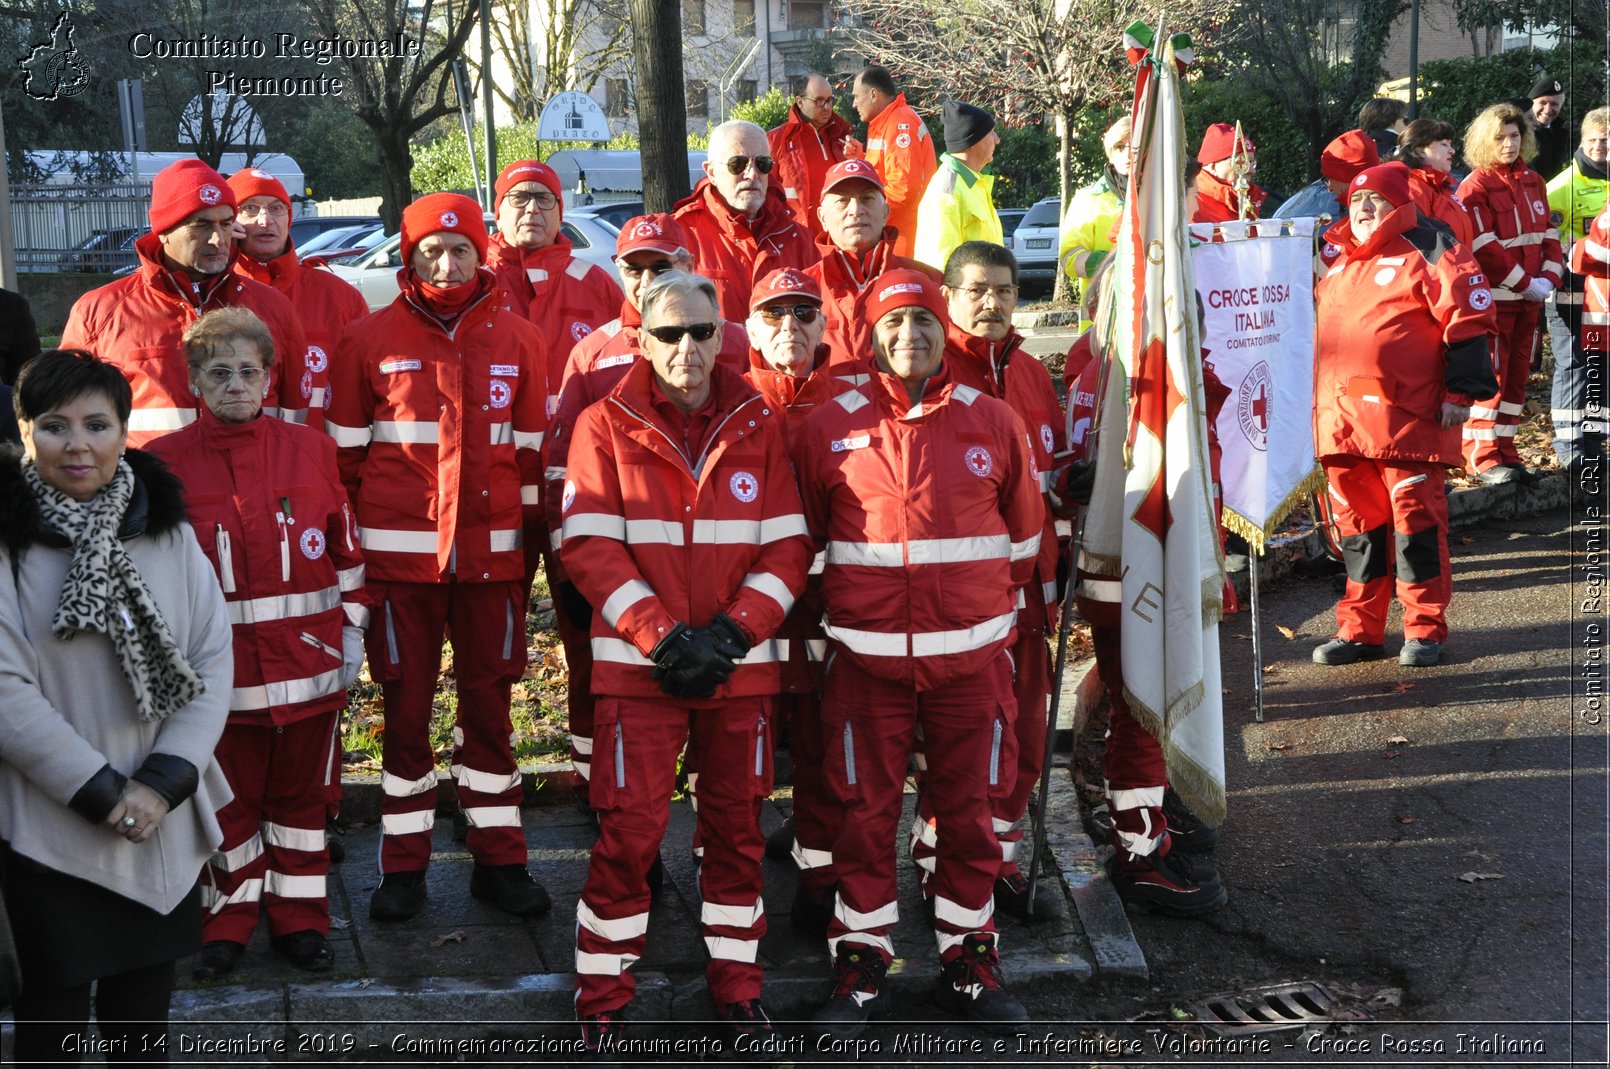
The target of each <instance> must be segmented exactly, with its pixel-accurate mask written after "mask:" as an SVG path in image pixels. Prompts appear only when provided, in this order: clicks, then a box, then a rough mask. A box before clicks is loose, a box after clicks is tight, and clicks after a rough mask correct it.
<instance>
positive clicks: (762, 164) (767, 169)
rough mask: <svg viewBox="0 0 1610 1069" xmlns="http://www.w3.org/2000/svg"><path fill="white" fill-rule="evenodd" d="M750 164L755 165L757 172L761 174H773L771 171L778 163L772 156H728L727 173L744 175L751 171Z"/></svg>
mask: <svg viewBox="0 0 1610 1069" xmlns="http://www.w3.org/2000/svg"><path fill="white" fill-rule="evenodd" d="M750 163H753V164H754V165H755V170H757V171H759V172H760V173H761V174H771V169H772V167H774V166H776V163H777V161H776V160H774V159H772V158H771V157H770V156H728V157H727V173H728V174H743V173H744V172H745V171H747V170H749V164H750Z"/></svg>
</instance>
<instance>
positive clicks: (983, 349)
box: [945, 323, 1067, 625]
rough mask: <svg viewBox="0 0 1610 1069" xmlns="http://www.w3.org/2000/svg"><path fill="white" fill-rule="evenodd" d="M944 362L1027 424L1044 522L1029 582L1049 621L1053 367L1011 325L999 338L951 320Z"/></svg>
mask: <svg viewBox="0 0 1610 1069" xmlns="http://www.w3.org/2000/svg"><path fill="white" fill-rule="evenodd" d="M945 363H946V365H947V366H948V367H949V368H950V373H951V376H952V378H954V379H955V380H956V381H957V382H960V383H965V384H966V385H968V386H971V387H973V388H974V389H976V390H982V391H983V392H984V393H985V394H988V395H989V396H990V397H994V398H996V399H998V400H1001V401H1005V402H1006V403H1007V405H1008V406H1009V407H1010V408H1011V409H1012V411H1013V412H1016V413H1017V414H1018V417H1019V418H1020V419H1022V420H1023V423H1024V425H1025V426H1026V427H1027V428H1028V432H1029V443H1030V448H1031V449H1032V450H1033V453H1034V467H1035V470H1036V471H1037V472H1038V474H1039V488H1040V493H1041V495H1042V498H1043V501H1044V510H1045V522H1044V524H1043V525H1042V529H1041V532H1040V555H1039V557H1038V558H1037V559H1036V561H1035V567H1034V578H1033V582H1035V583H1037V584H1039V587H1040V593H1041V595H1042V596H1043V599H1044V605H1045V610H1046V617H1047V621H1046V622H1047V624H1048V625H1050V624H1053V623H1054V622H1055V615H1056V607H1057V555H1058V552H1059V547H1058V545H1057V532H1056V519H1055V517H1054V516H1053V515H1052V509H1053V504H1054V502H1053V496H1052V489H1053V487H1054V486H1055V485H1056V482H1055V479H1056V471H1057V469H1058V468H1059V467H1061V465H1062V464H1063V463H1064V462H1065V459H1064V458H1063V454H1064V453H1065V452H1066V451H1067V442H1066V440H1065V438H1064V434H1063V418H1062V403H1061V401H1059V400H1058V399H1057V388H1056V386H1054V385H1053V384H1052V382H1051V373H1050V372H1049V371H1047V370H1046V368H1045V365H1044V364H1042V363H1040V360H1039V358H1038V357H1036V356H1035V355H1034V354H1033V353H1027V352H1024V351H1023V336H1022V335H1020V334H1018V333H1017V331H1015V330H1014V331H1011V332H1010V333H1008V334H1007V336H1006V338H1005V339H1003V340H1002V341H998V342H991V341H987V340H985V339H984V338H978V337H974V336H973V335H971V334H968V333H967V332H966V331H964V330H962V329H960V328H959V327H957V326H956V325H955V324H954V323H953V324H951V326H950V330H949V332H948V333H947V335H946V337H945Z"/></svg>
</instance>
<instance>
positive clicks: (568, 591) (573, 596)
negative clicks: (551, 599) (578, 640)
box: [555, 579, 593, 635]
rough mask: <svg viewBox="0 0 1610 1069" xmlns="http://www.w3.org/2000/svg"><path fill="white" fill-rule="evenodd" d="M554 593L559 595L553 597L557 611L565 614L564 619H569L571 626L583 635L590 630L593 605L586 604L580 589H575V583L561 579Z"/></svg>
mask: <svg viewBox="0 0 1610 1069" xmlns="http://www.w3.org/2000/svg"><path fill="white" fill-rule="evenodd" d="M555 593H557V594H558V595H559V597H558V598H557V599H555V600H556V601H557V603H558V605H559V611H560V612H562V613H564V614H565V619H567V620H569V621H570V623H571V626H572V627H574V628H575V629H576V630H577V631H580V632H581V633H582V634H583V635H585V634H586V633H587V632H588V631H589V630H591V628H592V626H593V607H592V605H590V604H588V601H587V599H586V598H584V597H582V596H581V591H579V590H577V589H576V584H575V583H572V582H570V581H569V580H568V579H561V580H560V581H559V588H558V590H556V591H555Z"/></svg>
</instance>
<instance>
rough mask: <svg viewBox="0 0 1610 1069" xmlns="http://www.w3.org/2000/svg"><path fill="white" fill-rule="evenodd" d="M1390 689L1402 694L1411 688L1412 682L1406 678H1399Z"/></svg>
mask: <svg viewBox="0 0 1610 1069" xmlns="http://www.w3.org/2000/svg"><path fill="white" fill-rule="evenodd" d="M1392 689H1393V690H1394V691H1396V692H1397V693H1399V694H1402V693H1403V692H1404V691H1406V690H1413V689H1414V684H1413V683H1410V682H1408V681H1407V680H1402V679H1400V680H1398V682H1397V683H1395V684H1393V686H1392Z"/></svg>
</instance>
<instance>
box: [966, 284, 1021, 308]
mask: <svg viewBox="0 0 1610 1069" xmlns="http://www.w3.org/2000/svg"><path fill="white" fill-rule="evenodd" d="M962 293H963V294H965V295H966V297H967V299H968V300H969V301H972V302H973V303H975V304H979V303H982V302H983V300H984V298H985V297H994V298H995V300H996V303H998V304H1005V303H1006V302H1007V301H1009V300H1011V299H1012V298H1013V297H1015V296H1016V295H1017V287H1016V286H963V287H962Z"/></svg>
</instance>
